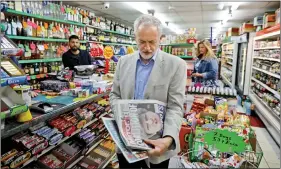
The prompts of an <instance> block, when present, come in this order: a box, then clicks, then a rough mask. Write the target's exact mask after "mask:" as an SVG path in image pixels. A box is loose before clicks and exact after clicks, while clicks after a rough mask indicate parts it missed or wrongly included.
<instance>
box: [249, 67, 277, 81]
mask: <svg viewBox="0 0 281 169" xmlns="http://www.w3.org/2000/svg"><path fill="white" fill-rule="evenodd" d="M253 69H255V70H258V71H260V72H263V73H266V74H268V75H270V76H272V77H276V78H278V79H280V75H278V74H275V73H271V72H269V71H266V70H262V69H260V68H257V67H253Z"/></svg>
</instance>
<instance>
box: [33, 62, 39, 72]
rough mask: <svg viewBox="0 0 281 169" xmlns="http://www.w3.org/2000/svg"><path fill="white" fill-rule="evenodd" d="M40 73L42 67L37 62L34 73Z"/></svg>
mask: <svg viewBox="0 0 281 169" xmlns="http://www.w3.org/2000/svg"><path fill="white" fill-rule="evenodd" d="M39 73H40V68H39V64H38V63H35V64H34V74H35V75H38V74H39Z"/></svg>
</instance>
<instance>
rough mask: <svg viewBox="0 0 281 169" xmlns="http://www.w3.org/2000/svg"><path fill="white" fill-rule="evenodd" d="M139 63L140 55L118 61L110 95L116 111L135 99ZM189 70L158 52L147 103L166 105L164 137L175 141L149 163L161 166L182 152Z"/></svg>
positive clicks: (127, 56) (177, 61)
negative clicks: (118, 102) (117, 104)
mask: <svg viewBox="0 0 281 169" xmlns="http://www.w3.org/2000/svg"><path fill="white" fill-rule="evenodd" d="M138 59H139V53H138V52H135V53H133V54H130V55H126V56H122V57H121V58H120V59H119V61H118V64H117V67H116V71H115V76H114V81H113V87H112V91H111V93H110V104H111V105H112V106H113V107H114V103H115V101H116V100H118V99H133V98H134V90H135V74H136V65H137V60H138ZM186 70H187V66H186V62H185V61H184V60H182V59H181V58H179V57H177V56H173V55H170V54H168V53H165V52H163V51H161V50H159V51H158V52H157V55H156V58H155V63H154V66H153V69H152V71H151V74H150V77H149V79H148V82H147V85H146V89H145V94H144V99H152V100H159V101H162V102H164V103H167V111H166V115H165V121H164V132H163V137H164V136H171V137H173V138H174V141H175V147H174V148H172V150H170V151H167V152H166V153H165V154H164V155H162V156H160V157H150V158H149V161H150V162H151V163H153V164H158V163H161V162H162V161H165V160H167V159H169V158H171V157H173V156H175V155H177V153H178V152H179V151H180V143H179V130H180V127H181V122H182V117H183V103H184V95H185V87H186V78H187V72H186ZM113 112H114V110H113Z"/></svg>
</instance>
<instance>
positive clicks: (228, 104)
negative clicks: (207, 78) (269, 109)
mask: <svg viewBox="0 0 281 169" xmlns="http://www.w3.org/2000/svg"><path fill="white" fill-rule="evenodd" d="M236 105H237V100H236V99H235V98H228V99H225V98H222V97H217V96H215V97H212V96H210V97H194V98H193V104H192V106H191V107H190V108H187V110H186V112H185V114H184V118H185V119H186V121H185V122H184V123H183V125H182V129H181V131H180V143H181V149H182V153H181V155H183V156H184V157H183V158H182V159H183V160H182V162H181V163H182V164H183V165H184V166H185V167H194V166H198V165H199V166H204V168H214V167H223V168H225V167H226V168H228V167H234V168H258V166H259V164H260V161H261V159H262V156H263V153H262V150H261V149H260V146H259V144H258V143H257V140H256V135H255V132H254V130H253V129H252V128H251V127H250V119H249V117H248V116H246V115H243V114H239V112H237V110H236ZM218 132H224V133H225V135H224V134H218V135H219V136H218V137H219V138H218V139H217V137H216V135H214V136H213V135H212V134H215V133H218ZM210 135H212V136H211V137H210V138H211V140H212V139H213V138H214V137H215V138H214V139H213V140H212V143H210V140H209V138H208V136H210ZM221 135H224V136H221ZM222 137H225V138H227V137H230V138H228V139H226V140H227V141H225V138H222ZM187 138H188V139H187ZM232 139H233V140H232ZM223 146H224V148H225V149H223V148H222V147H223ZM232 146H234V148H235V146H236V148H237V147H240V148H241V149H242V150H241V149H239V151H238V150H237V151H236V150H234V149H231V148H228V147H232ZM232 148H233V147H232ZM223 150H225V152H224V151H223Z"/></svg>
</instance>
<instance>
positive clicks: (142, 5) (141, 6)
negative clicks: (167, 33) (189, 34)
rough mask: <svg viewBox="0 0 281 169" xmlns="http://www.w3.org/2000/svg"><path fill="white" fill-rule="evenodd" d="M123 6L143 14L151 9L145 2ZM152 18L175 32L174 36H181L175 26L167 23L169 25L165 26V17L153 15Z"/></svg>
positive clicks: (180, 31)
mask: <svg viewBox="0 0 281 169" xmlns="http://www.w3.org/2000/svg"><path fill="white" fill-rule="evenodd" d="M124 3H125V4H127V5H129V6H130V7H131V8H133V9H135V10H137V11H139V12H141V13H143V14H148V10H150V9H153V7H152V6H151V5H150V4H149V3H147V2H124ZM154 16H155V17H156V18H158V19H159V20H160V21H161V23H162V25H163V26H165V27H167V28H169V29H170V30H171V31H173V32H175V33H176V34H182V33H183V31H182V30H180V29H179V28H178V27H177V26H176V25H174V24H172V23H169V25H168V26H167V25H166V23H165V22H166V17H165V16H164V15H162V14H159V13H154Z"/></svg>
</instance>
